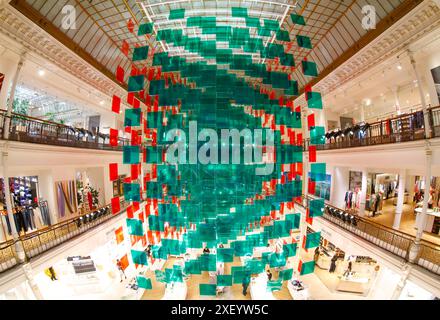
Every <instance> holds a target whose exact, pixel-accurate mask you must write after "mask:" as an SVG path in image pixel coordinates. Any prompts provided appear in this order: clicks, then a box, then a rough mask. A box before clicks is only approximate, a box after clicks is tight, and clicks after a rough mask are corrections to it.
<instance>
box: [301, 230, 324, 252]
mask: <svg viewBox="0 0 440 320" xmlns="http://www.w3.org/2000/svg"><path fill="white" fill-rule="evenodd" d="M320 242H321V232H314V233H309V234H308V235H307V237H306V245H305V248H306V249H312V248H316V247H319V244H320Z"/></svg>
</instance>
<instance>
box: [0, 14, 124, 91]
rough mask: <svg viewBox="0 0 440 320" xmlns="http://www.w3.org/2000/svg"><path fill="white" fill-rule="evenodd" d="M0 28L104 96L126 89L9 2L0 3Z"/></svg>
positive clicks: (28, 48) (27, 48) (31, 50)
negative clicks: (8, 4)
mask: <svg viewBox="0 0 440 320" xmlns="http://www.w3.org/2000/svg"><path fill="white" fill-rule="evenodd" d="M0 31H1V32H2V33H4V34H5V35H7V36H8V37H10V38H11V39H13V40H15V41H16V42H18V43H19V44H20V45H22V46H23V49H26V50H27V51H29V52H34V53H36V54H38V55H40V56H42V57H43V58H45V59H47V60H48V61H50V62H51V63H53V64H54V65H56V66H58V67H60V68H61V69H63V70H65V71H66V72H68V73H69V74H71V75H73V76H75V77H77V78H78V79H80V80H82V81H84V82H85V83H87V84H89V85H91V86H92V87H94V88H96V89H97V90H99V91H101V92H102V93H104V94H106V95H107V96H112V95H113V94H119V95H120V96H124V95H126V94H127V93H126V91H125V90H124V89H123V88H121V87H120V86H119V85H117V84H116V83H115V82H113V81H112V80H110V79H109V78H108V77H107V76H105V75H104V74H102V73H101V72H100V71H98V70H96V69H95V68H94V67H93V66H91V65H90V64H88V63H87V62H85V61H84V60H83V59H82V58H80V57H79V56H77V55H76V54H75V53H74V52H72V51H71V50H69V49H68V48H66V47H65V46H64V45H62V44H61V43H60V42H58V41H57V40H55V39H54V38H53V37H51V36H50V35H49V34H47V33H46V32H45V31H44V30H42V29H41V28H39V27H38V26H36V25H35V24H34V23H32V22H31V21H30V20H29V19H27V18H26V17H24V16H23V15H22V14H21V13H19V12H18V11H17V10H15V9H14V8H12V7H11V6H4V7H1V6H0Z"/></svg>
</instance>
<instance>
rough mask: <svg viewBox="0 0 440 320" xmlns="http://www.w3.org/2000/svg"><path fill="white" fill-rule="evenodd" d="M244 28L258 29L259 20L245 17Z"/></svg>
mask: <svg viewBox="0 0 440 320" xmlns="http://www.w3.org/2000/svg"><path fill="white" fill-rule="evenodd" d="M245 20H246V27H248V28H260V27H261V25H260V19H258V18H253V17H246V19H245Z"/></svg>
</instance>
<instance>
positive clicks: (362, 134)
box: [304, 106, 440, 151]
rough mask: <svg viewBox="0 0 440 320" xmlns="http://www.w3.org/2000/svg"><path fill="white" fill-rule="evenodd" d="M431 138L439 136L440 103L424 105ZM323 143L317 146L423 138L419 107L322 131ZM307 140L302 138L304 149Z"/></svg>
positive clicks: (333, 147) (342, 146)
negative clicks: (427, 107) (395, 115)
mask: <svg viewBox="0 0 440 320" xmlns="http://www.w3.org/2000/svg"><path fill="white" fill-rule="evenodd" d="M428 119H429V120H428V121H429V124H430V128H431V138H437V137H440V106H437V107H433V108H429V109H428ZM325 138H326V143H325V144H322V145H318V146H317V150H336V149H347V148H357V147H367V146H377V145H383V144H393V143H402V142H409V141H417V140H423V139H426V135H425V118H424V114H423V111H421V110H420V111H416V112H412V113H409V114H403V115H400V116H397V117H394V118H389V119H385V120H381V121H377V122H374V123H362V124H357V125H354V126H352V127H350V128H346V129H344V130H341V129H339V130H333V131H330V132H327V133H326V135H325ZM309 144H310V140H305V141H304V150H305V151H307V150H308V149H309Z"/></svg>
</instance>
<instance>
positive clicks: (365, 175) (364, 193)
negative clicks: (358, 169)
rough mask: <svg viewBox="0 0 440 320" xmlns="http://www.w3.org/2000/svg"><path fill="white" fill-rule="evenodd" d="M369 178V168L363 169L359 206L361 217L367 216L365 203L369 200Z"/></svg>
mask: <svg viewBox="0 0 440 320" xmlns="http://www.w3.org/2000/svg"><path fill="white" fill-rule="evenodd" d="M367 178H368V171H367V169H362V186H361V203H360V208H359V215H360V216H361V217H363V216H365V204H366V202H367Z"/></svg>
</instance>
